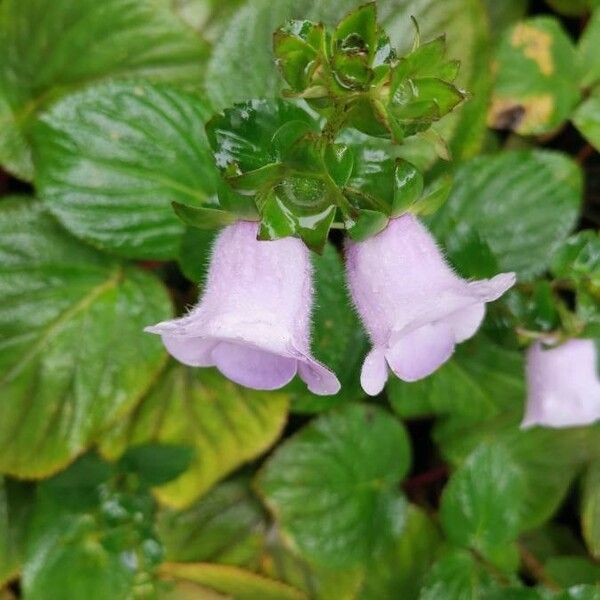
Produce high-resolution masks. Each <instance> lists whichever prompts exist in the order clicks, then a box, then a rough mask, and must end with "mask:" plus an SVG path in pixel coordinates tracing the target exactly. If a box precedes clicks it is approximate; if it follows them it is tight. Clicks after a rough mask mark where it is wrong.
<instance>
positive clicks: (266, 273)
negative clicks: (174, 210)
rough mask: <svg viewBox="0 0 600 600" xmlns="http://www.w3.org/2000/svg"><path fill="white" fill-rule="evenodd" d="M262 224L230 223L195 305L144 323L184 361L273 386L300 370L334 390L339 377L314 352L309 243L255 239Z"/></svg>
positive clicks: (320, 389) (322, 389)
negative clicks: (151, 323) (182, 314)
mask: <svg viewBox="0 0 600 600" xmlns="http://www.w3.org/2000/svg"><path fill="white" fill-rule="evenodd" d="M257 230H258V224H257V223H251V222H247V221H239V222H237V223H235V224H233V225H230V226H228V227H227V228H225V229H224V230H223V231H222V232H221V233H220V234H219V236H218V238H217V240H216V242H215V245H214V248H213V255H212V260H211V263H210V268H209V271H208V276H207V281H206V287H205V290H204V294H203V295H202V298H201V299H200V301H199V303H198V304H197V306H196V307H195V308H194V309H193V310H192V311H191V312H190V313H189V314H188V315H186V316H185V317H182V318H180V319H175V320H173V321H165V322H163V323H159V324H158V325H154V326H153V327H147V328H146V331H149V332H151V333H158V334H159V335H161V337H162V340H163V343H164V345H165V347H166V348H167V350H168V351H169V353H170V354H172V355H173V356H174V357H175V358H176V359H177V360H179V361H180V362H182V363H184V364H186V365H191V366H194V367H212V366H215V367H217V369H219V371H221V373H223V375H225V376H226V377H228V378H229V379H231V380H232V381H235V382H236V383H239V384H240V385H243V386H246V387H250V388H254V389H259V390H274V389H278V388H280V387H282V386H284V385H285V384H287V383H288V382H289V381H291V380H292V379H293V378H294V376H295V375H296V373H298V375H299V376H300V378H301V379H303V380H304V381H305V382H306V384H307V386H308V389H309V390H311V391H312V392H314V393H315V394H320V395H326V394H335V393H337V392H338V390H339V388H340V384H339V381H338V379H337V377H336V376H335V374H334V373H332V372H331V371H330V370H329V369H327V368H326V367H324V366H323V365H322V364H320V363H319V362H317V361H316V360H315V359H314V358H313V357H312V356H311V354H310V339H309V338H310V312H311V306H312V298H313V290H312V268H311V262H310V257H309V253H308V250H307V248H306V247H305V246H304V244H303V243H302V242H301V241H300V240H298V239H295V238H285V239H281V240H276V241H269V242H266V241H264V242H263V241H257V239H256V234H257Z"/></svg>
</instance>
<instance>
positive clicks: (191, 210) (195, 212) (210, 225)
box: [172, 202, 237, 229]
mask: <svg viewBox="0 0 600 600" xmlns="http://www.w3.org/2000/svg"><path fill="white" fill-rule="evenodd" d="M172 206H173V210H174V211H175V214H176V215H177V216H178V217H179V219H181V222H182V223H185V224H186V225H190V226H191V227H196V228H198V229H219V228H221V227H225V226H226V225H231V224H232V223H235V222H236V221H237V217H236V216H235V215H234V214H232V213H230V212H227V211H224V210H220V209H218V208H204V207H202V206H186V205H185V204H180V203H179V202H173V203H172Z"/></svg>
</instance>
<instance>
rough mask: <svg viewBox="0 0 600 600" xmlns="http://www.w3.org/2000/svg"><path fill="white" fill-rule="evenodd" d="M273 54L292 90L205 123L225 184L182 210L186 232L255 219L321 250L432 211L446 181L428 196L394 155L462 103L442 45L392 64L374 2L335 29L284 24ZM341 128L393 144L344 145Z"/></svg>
mask: <svg viewBox="0 0 600 600" xmlns="http://www.w3.org/2000/svg"><path fill="white" fill-rule="evenodd" d="M417 38H418V36H417ZM273 46H274V54H275V59H276V63H277V65H278V67H279V69H280V70H281V73H282V75H283V77H284V79H285V81H286V82H287V83H288V85H289V89H287V90H285V91H284V96H285V98H283V99H278V100H250V101H248V102H244V103H240V104H236V105H235V106H233V107H231V108H228V109H226V110H224V111H223V112H221V113H219V114H217V115H215V116H214V117H213V118H212V119H210V120H209V122H208V123H207V125H206V133H207V137H208V141H209V143H210V146H211V149H212V151H213V156H214V159H215V162H216V166H217V168H218V169H219V171H220V174H221V178H222V180H223V183H222V185H221V186H220V188H219V189H218V191H217V196H218V203H213V204H211V205H210V207H206V208H205V207H201V208H190V207H184V206H181V205H178V206H176V207H175V210H176V214H177V215H178V216H179V218H180V219H181V220H183V221H184V222H185V223H186V224H187V225H189V226H192V227H217V226H222V225H226V224H227V223H229V222H232V221H234V220H235V219H250V220H259V221H260V228H259V239H262V240H274V239H279V238H282V237H287V236H296V237H299V238H301V239H302V240H303V241H304V242H305V244H306V245H307V246H308V247H309V248H311V249H312V250H315V251H317V252H321V251H322V249H323V247H324V245H325V242H326V240H327V237H328V234H329V230H330V228H331V227H334V228H337V229H346V230H347V231H348V234H349V235H350V236H351V237H352V238H353V239H355V240H362V239H365V238H367V237H370V236H372V235H375V234H376V233H378V232H379V231H381V230H382V229H384V228H385V226H386V225H387V223H388V221H389V219H390V218H393V217H397V216H399V215H401V214H403V213H405V212H409V211H410V212H413V213H415V214H429V213H431V212H434V211H435V210H436V209H437V208H438V207H439V205H440V204H441V203H442V202H443V201H444V200H445V198H446V197H447V196H448V193H449V191H450V184H449V182H447V181H444V182H443V183H442V185H438V186H434V188H435V191H433V192H431V190H428V192H429V193H427V194H426V195H424V194H423V192H424V188H425V185H424V178H423V174H422V173H421V172H420V171H419V170H418V169H417V167H415V166H414V165H412V164H411V163H409V162H407V161H405V160H403V159H400V158H396V157H395V156H396V153H395V152H394V150H393V145H394V144H400V143H402V141H403V140H404V139H405V138H406V137H408V136H411V135H414V134H416V133H421V132H425V131H426V130H428V129H429V128H430V126H431V124H432V123H433V122H434V121H436V120H438V119H440V118H441V117H443V116H444V115H446V114H448V113H449V112H450V111H451V110H453V109H454V108H455V107H456V106H457V105H458V104H459V103H460V102H462V101H463V100H464V98H465V94H464V93H463V92H462V91H460V90H459V89H458V88H456V87H455V86H454V85H453V84H452V81H453V80H454V78H455V77H456V74H457V72H458V63H457V62H455V61H447V60H446V59H445V40H444V38H443V37H440V38H437V39H435V40H434V41H432V42H430V43H427V44H424V45H420V42H419V41H418V39H417V40H416V42H415V46H414V49H413V50H412V52H411V53H410V54H408V55H407V56H405V57H398V55H397V53H396V51H395V50H394V49H393V47H392V46H391V43H390V39H389V37H388V36H387V34H386V33H385V32H384V31H383V30H382V28H381V27H380V26H379V24H378V23H377V10H376V6H375V4H374V3H370V4H366V5H364V6H362V7H360V8H358V9H357V10H355V11H353V12H351V13H350V14H349V15H347V16H346V17H345V18H344V19H342V21H341V22H340V23H338V25H337V26H336V27H335V28H333V29H332V30H329V29H327V28H326V27H325V26H324V25H323V24H322V23H313V22H310V21H291V22H289V23H288V24H287V25H285V26H283V27H281V28H280V29H278V30H277V31H276V32H275V34H274V37H273ZM344 129H349V130H351V129H354V130H358V131H359V132H361V133H362V134H366V135H369V136H375V137H379V138H384V139H388V140H389V141H388V142H382V141H380V142H378V145H377V146H376V147H372V146H370V145H369V144H368V142H367V141H360V142H359V141H357V139H358V138H357V135H360V134H356V135H353V136H350V137H349V138H348V139H349V140H351V141H349V142H348V143H340V142H339V140H338V137H339V135H340V133H341V132H342V130H344ZM427 133H429V132H427ZM343 139H344V140H345V139H346V138H343ZM362 139H363V138H361V140H362ZM432 143H434V144H435V145H437V146H443V142H440V140H439V139H438V138H435V139H432Z"/></svg>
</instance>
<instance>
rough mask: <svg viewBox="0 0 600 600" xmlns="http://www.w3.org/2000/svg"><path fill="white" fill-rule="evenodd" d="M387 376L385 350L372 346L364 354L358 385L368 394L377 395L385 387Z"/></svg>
mask: <svg viewBox="0 0 600 600" xmlns="http://www.w3.org/2000/svg"><path fill="white" fill-rule="evenodd" d="M387 378H388V366H387V362H386V360H385V352H384V351H383V350H381V348H373V349H372V350H371V351H370V352H369V353H368V354H367V356H366V358H365V361H364V362H363V366H362V371H361V373H360V385H361V386H362V389H363V390H364V391H365V392H366V393H367V394H369V396H377V394H380V393H381V392H382V390H383V388H384V387H385V383H386V381H387Z"/></svg>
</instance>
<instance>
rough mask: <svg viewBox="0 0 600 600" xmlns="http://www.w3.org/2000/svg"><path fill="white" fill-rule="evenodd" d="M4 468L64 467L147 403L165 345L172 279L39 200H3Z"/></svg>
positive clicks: (37, 473) (36, 473) (17, 471)
mask: <svg viewBox="0 0 600 600" xmlns="http://www.w3.org/2000/svg"><path fill="white" fill-rule="evenodd" d="M0 264H1V265H2V266H1V267H0V307H1V308H0V339H1V340H2V342H1V343H0V394H1V395H2V404H1V405H0V471H3V472H5V473H11V474H14V475H17V476H20V477H43V476H47V475H48V474H50V473H53V472H55V471H57V470H58V469H60V468H61V467H64V466H65V465H66V464H67V463H68V462H69V461H71V460H73V458H74V457H75V456H77V455H78V454H80V453H81V452H82V451H83V450H84V449H85V448H87V447H88V446H89V445H90V444H91V443H92V442H93V441H94V440H96V439H97V437H98V436H99V434H100V433H101V432H103V431H104V430H106V428H108V427H110V426H112V425H113V424H114V423H115V421H117V420H118V419H120V418H122V417H123V416H124V415H126V414H127V413H128V412H129V411H131V409H132V408H133V407H134V406H135V405H136V404H137V403H138V401H139V400H140V399H141V397H142V395H143V394H144V393H145V392H146V390H147V389H148V387H149V386H150V384H151V383H152V381H153V380H154V378H155V377H156V375H157V374H158V372H159V370H160V369H161V367H162V366H163V363H164V358H165V353H164V350H163V349H162V348H161V344H160V341H159V340H156V339H153V337H152V336H149V335H147V334H145V333H144V332H143V328H144V327H145V326H146V325H148V324H150V323H156V322H157V321H162V320H164V319H168V318H169V317H170V316H171V314H172V309H171V305H170V301H169V298H168V296H167V293H166V290H165V289H164V287H163V286H162V284H161V283H160V282H159V281H157V280H156V279H155V278H154V277H152V276H151V275H149V274H148V273H146V272H144V271H141V270H139V269H137V268H135V267H132V266H128V265H122V264H120V263H119V262H117V261H115V260H114V259H111V258H108V257H105V256H104V255H102V254H100V253H98V252H96V251H95V250H93V249H91V248H89V247H87V246H84V245H82V244H81V243H79V242H78V241H76V240H75V239H73V238H72V237H71V236H69V235H68V234H67V233H66V232H65V231H64V230H62V229H61V228H60V227H59V226H58V225H57V224H56V222H55V221H54V220H53V219H52V217H50V216H49V215H47V214H46V213H45V212H44V210H43V208H42V207H41V206H40V205H38V204H35V203H31V202H27V201H25V200H21V201H4V202H2V206H1V207H0Z"/></svg>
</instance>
